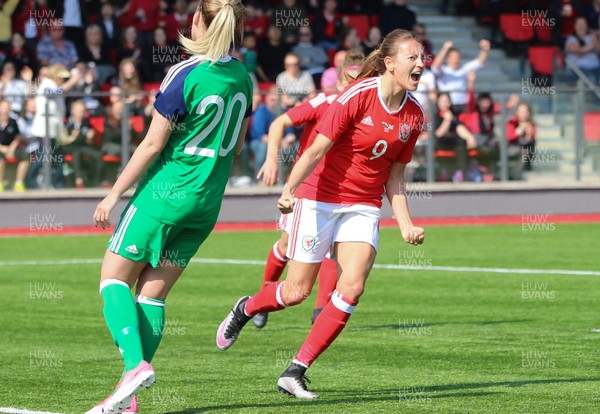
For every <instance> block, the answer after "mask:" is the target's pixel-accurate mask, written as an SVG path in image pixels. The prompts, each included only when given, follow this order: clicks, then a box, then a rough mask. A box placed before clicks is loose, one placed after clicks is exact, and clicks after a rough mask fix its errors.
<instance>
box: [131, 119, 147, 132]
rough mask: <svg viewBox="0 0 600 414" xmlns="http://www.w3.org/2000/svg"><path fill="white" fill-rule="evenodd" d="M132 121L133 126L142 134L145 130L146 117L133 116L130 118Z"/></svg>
mask: <svg viewBox="0 0 600 414" xmlns="http://www.w3.org/2000/svg"><path fill="white" fill-rule="evenodd" d="M129 121H130V122H131V127H132V128H133V130H134V131H135V132H137V133H138V134H142V133H143V132H144V126H145V125H144V117H143V116H132V117H131V118H129Z"/></svg>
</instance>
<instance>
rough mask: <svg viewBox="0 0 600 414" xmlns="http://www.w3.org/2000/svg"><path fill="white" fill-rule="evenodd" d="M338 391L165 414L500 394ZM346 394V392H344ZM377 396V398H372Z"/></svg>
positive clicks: (413, 401) (405, 402)
mask: <svg viewBox="0 0 600 414" xmlns="http://www.w3.org/2000/svg"><path fill="white" fill-rule="evenodd" d="M337 392H338V391H337V390H335V391H333V390H332V391H331V395H330V396H329V397H327V396H326V395H325V396H324V397H323V399H317V400H298V399H295V398H293V397H288V396H285V395H279V396H277V395H275V394H273V398H277V399H278V400H283V401H276V402H271V403H256V404H229V405H215V406H207V407H194V408H186V409H185V410H183V411H169V412H168V413H164V414H196V413H206V412H211V411H223V410H224V411H225V412H230V410H241V409H244V408H253V409H257V408H276V407H297V406H298V404H303V405H308V404H310V405H311V406H327V405H335V404H343V403H353V404H360V403H364V404H368V403H373V402H384V401H390V402H397V403H398V404H399V406H402V405H408V404H410V405H418V404H420V403H424V402H427V400H431V399H438V398H448V397H451V398H455V397H483V396H486V395H495V394H500V392H492V391H483V392H460V393H447V394H440V393H438V394H425V393H418V394H417V393H402V392H401V389H399V388H398V389H387V390H373V391H362V392H361V391H358V390H354V392H353V394H354V395H353V397H348V398H336V397H335V396H332V395H335V393H337ZM342 392H344V391H342ZM381 394H389V395H387V396H381ZM373 396H376V397H375V398H370V397H373Z"/></svg>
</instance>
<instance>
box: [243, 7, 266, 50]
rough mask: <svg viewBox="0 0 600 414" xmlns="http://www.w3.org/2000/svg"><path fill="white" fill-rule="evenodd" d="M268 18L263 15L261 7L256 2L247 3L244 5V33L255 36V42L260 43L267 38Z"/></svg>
mask: <svg viewBox="0 0 600 414" xmlns="http://www.w3.org/2000/svg"><path fill="white" fill-rule="evenodd" d="M268 28H269V18H268V17H266V16H265V15H264V12H263V9H262V7H261V6H260V5H259V4H257V3H256V2H253V1H249V2H248V3H247V5H246V20H244V31H245V32H252V33H254V34H255V35H256V40H258V41H262V40H264V39H265V38H266V37H267V31H268Z"/></svg>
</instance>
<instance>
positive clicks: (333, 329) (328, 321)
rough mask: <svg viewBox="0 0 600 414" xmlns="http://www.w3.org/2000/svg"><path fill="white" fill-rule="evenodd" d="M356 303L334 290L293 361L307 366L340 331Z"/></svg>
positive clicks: (327, 346)
mask: <svg viewBox="0 0 600 414" xmlns="http://www.w3.org/2000/svg"><path fill="white" fill-rule="evenodd" d="M357 304H358V302H354V301H351V300H348V299H346V298H344V297H343V296H342V294H341V293H339V292H338V291H337V290H335V291H334V292H333V295H332V296H331V301H330V302H329V303H328V304H327V305H326V306H325V308H324V309H323V311H322V312H321V314H320V315H319V317H318V318H317V320H316V321H315V323H314V325H313V326H312V328H311V330H310V332H309V334H308V336H307V337H306V340H305V341H304V343H303V344H302V346H301V347H300V350H299V351H298V353H297V354H296V357H295V358H294V362H295V363H297V364H300V365H304V366H305V367H307V368H308V367H309V366H310V364H312V363H313V361H314V360H315V359H317V358H318V357H319V355H321V354H322V353H323V352H324V351H325V350H326V349H327V348H329V345H331V344H332V343H333V341H335V338H337V337H338V335H339V334H340V332H342V330H343V329H344V327H345V326H346V322H347V321H348V319H350V315H351V314H352V312H354V308H355V307H356V305H357Z"/></svg>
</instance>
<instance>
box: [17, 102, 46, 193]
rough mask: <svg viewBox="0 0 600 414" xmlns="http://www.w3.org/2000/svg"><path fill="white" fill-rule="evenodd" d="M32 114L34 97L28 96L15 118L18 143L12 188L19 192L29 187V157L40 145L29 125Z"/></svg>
mask: <svg viewBox="0 0 600 414" xmlns="http://www.w3.org/2000/svg"><path fill="white" fill-rule="evenodd" d="M34 116H35V98H28V99H27V101H25V104H24V105H23V110H22V111H21V113H20V114H19V117H18V118H17V125H18V127H19V143H18V144H17V149H16V150H15V158H16V159H17V161H18V164H17V174H16V178H15V185H14V187H13V190H14V191H16V192H19V193H22V192H23V191H25V188H26V187H30V185H29V180H28V174H27V172H28V171H29V163H30V159H31V157H32V156H33V155H34V154H35V152H36V151H37V149H38V148H39V147H40V145H41V140H40V139H38V138H36V137H34V136H33V134H32V133H31V126H32V125H33V117H34ZM34 183H35V182H34ZM31 187H32V188H33V187H35V185H32V186H31Z"/></svg>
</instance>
